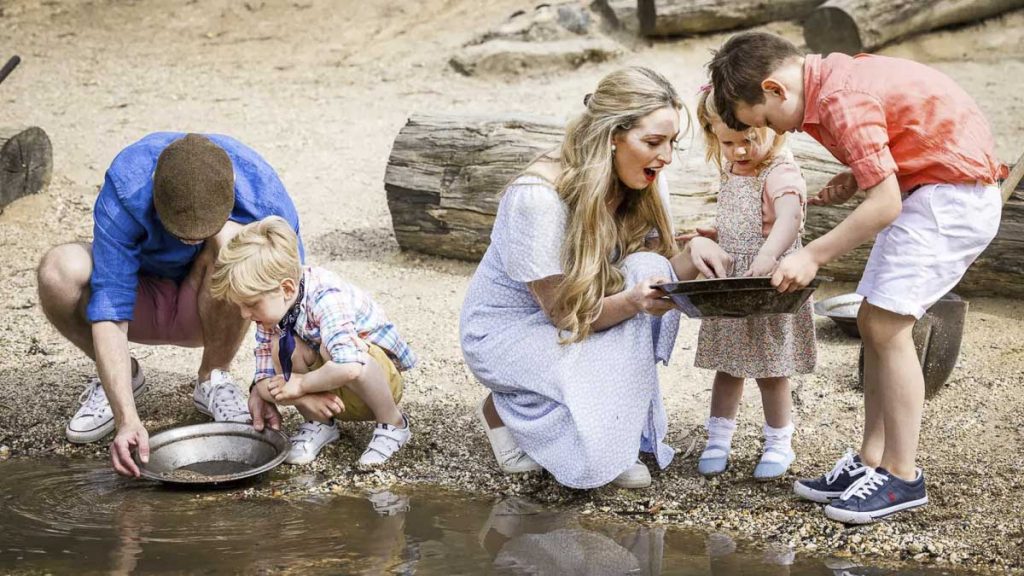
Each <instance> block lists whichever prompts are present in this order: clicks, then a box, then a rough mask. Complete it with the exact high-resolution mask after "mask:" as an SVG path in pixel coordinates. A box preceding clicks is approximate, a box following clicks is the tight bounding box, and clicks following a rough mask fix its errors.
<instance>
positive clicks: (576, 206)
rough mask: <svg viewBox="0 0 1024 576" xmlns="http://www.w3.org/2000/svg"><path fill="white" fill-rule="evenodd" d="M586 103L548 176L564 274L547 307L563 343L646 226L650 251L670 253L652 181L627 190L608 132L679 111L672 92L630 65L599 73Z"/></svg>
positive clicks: (618, 282)
mask: <svg viewBox="0 0 1024 576" xmlns="http://www.w3.org/2000/svg"><path fill="white" fill-rule="evenodd" d="M585 104H586V110H585V111H584V112H583V113H582V114H580V115H579V116H577V117H576V118H575V119H573V120H572V121H571V122H569V124H568V125H567V126H566V131H565V138H564V140H563V141H562V146H561V151H560V155H559V158H558V162H559V164H560V168H561V171H560V175H559V177H558V179H557V180H556V181H555V182H554V184H555V189H556V190H557V191H558V195H559V197H560V198H561V199H562V201H563V202H564V203H565V205H566V207H567V208H568V216H567V222H566V237H565V240H564V242H563V244H562V270H563V273H564V278H563V280H562V281H561V283H560V284H559V286H558V288H557V289H556V291H555V296H554V299H555V306H554V311H553V317H555V318H556V322H555V325H556V327H557V328H558V329H559V332H560V333H561V332H567V333H568V336H567V337H566V336H563V337H562V338H561V340H560V341H561V342H562V343H563V344H564V343H570V342H578V341H580V340H583V339H584V338H586V337H587V336H588V335H589V334H590V332H591V325H592V324H593V323H594V321H595V320H596V319H597V317H598V316H600V314H601V307H602V299H603V298H604V297H605V296H609V295H612V294H616V293H618V292H621V291H622V290H623V289H624V288H625V278H624V276H623V273H622V270H621V269H620V265H621V263H622V260H623V259H624V258H625V257H626V256H627V255H629V254H632V253H634V252H638V251H641V250H644V249H645V248H646V245H645V241H646V238H647V236H648V233H649V232H650V231H651V229H652V228H653V229H654V230H656V231H657V233H658V236H659V238H660V241H659V242H658V246H657V248H656V249H655V251H656V252H657V253H659V254H661V255H663V256H665V257H666V258H671V257H672V256H674V255H675V254H676V252H677V248H676V243H675V241H674V239H673V238H672V226H671V223H670V222H669V221H668V217H667V215H666V212H665V207H664V206H663V205H662V201H661V195H660V194H659V193H658V183H657V181H655V182H653V183H651V184H650V185H648V186H647V187H646V188H644V189H642V190H638V191H628V190H627V189H626V188H625V187H624V185H623V184H622V183H621V182H620V181H619V178H618V176H617V175H616V173H615V168H614V164H613V160H612V138H613V137H614V136H617V135H618V134H620V133H622V132H625V131H628V130H630V129H631V128H633V127H634V126H636V124H637V122H638V121H639V120H640V119H642V118H644V117H645V116H647V115H648V114H651V113H653V112H656V111H658V110H661V109H663V108H666V107H670V108H673V109H675V110H682V109H683V102H682V100H681V99H680V98H679V95H678V94H677V93H676V91H675V89H674V88H673V87H672V85H671V84H669V82H668V80H666V79H665V78H664V77H663V76H661V75H660V74H658V73H657V72H654V71H653V70H650V69H648V68H643V67H639V66H633V67H629V68H624V69H621V70H617V71H615V72H612V73H611V74H608V75H607V76H605V77H604V78H603V79H601V81H600V82H599V83H598V85H597V90H595V91H594V93H593V94H591V95H588V96H587V98H586V99H585ZM687 120H689V115H687ZM620 193H621V194H623V195H624V199H623V201H622V203H621V204H620V206H619V208H618V211H617V213H616V214H615V215H614V216H613V215H612V214H610V213H609V212H608V206H607V204H606V201H607V199H608V198H609V197H611V196H612V194H620ZM613 255H614V258H613Z"/></svg>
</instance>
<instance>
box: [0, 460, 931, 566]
mask: <svg viewBox="0 0 1024 576" xmlns="http://www.w3.org/2000/svg"><path fill="white" fill-rule="evenodd" d="M321 480H322V479H318V478H314V477H310V476H298V477H290V478H286V477H284V476H283V475H276V476H275V475H274V474H270V475H269V476H267V477H265V478H264V479H263V482H264V483H266V482H269V483H271V485H272V486H273V487H274V488H275V489H280V490H283V491H287V490H289V489H291V488H296V487H298V486H301V485H303V484H304V483H319V482H320V481H321ZM247 486H249V485H240V486H233V487H227V488H221V489H217V490H202V491H189V490H180V489H170V488H167V487H164V486H162V485H160V484H156V483H151V482H148V481H131V480H125V479H121V478H119V477H117V476H116V475H115V474H114V473H113V471H111V470H110V469H109V468H108V466H107V463H106V462H100V461H72V460H59V459H46V460H14V461H8V462H2V463H0V572H3V573H7V572H14V573H19V572H21V573H25V572H33V573H41V572H52V573H57V574H60V573H69V572H74V573H76V574H94V573H103V574H107V573H111V574H131V573H139V574H142V573H168V574H170V573H177V574H184V573H188V574H194V573H218V574H219V573H247V574H252V573H279V572H294V573H300V574H420V575H428V576H431V575H449V574H538V575H539V574H558V575H560V576H561V575H576V574H579V575H592V574H596V575H600V574H640V575H646V574H716V575H741V574H752V575H753V574H794V575H799V574H826V575H836V576H839V575H844V576H845V575H851V576H852V575H854V574H895V573H899V574H909V573H911V572H908V571H906V570H899V571H896V570H879V569H872V568H864V567H854V566H850V565H849V564H848V563H844V562H841V561H840V562H833V561H823V560H821V559H818V558H801V557H796V556H795V555H794V554H793V553H792V552H791V551H789V550H787V549H784V548H776V549H772V548H769V549H767V550H764V549H758V548H755V547H752V546H749V545H746V544H744V543H742V542H740V543H737V542H736V541H734V540H733V539H731V538H730V537H729V536H727V535H725V534H711V535H704V534H702V533H695V532H684V531H681V530H676V529H670V528H666V527H664V526H647V525H643V524H639V523H631V522H625V521H623V522H608V521H596V520H594V519H593V518H591V517H589V516H585V515H581V514H577V513H575V512H572V511H569V510H558V509H551V508H546V507H544V506H541V505H539V504H536V503H534V502H531V501H529V500H526V499H522V498H510V499H503V500H494V499H486V498H482V497H479V496H466V495H462V494H458V493H452V492H444V491H437V490H427V489H396V490H393V491H380V492H374V493H367V494H362V495H355V494H352V495H339V494H323V495H303V496H301V497H295V496H289V497H287V498H269V497H256V496H252V495H251V494H246V490H245V489H246V487H247ZM917 573H920V574H925V573H929V574H930V573H932V572H917ZM936 573H937V572H936ZM945 573H948V572H945Z"/></svg>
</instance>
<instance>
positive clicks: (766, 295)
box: [655, 276, 828, 318]
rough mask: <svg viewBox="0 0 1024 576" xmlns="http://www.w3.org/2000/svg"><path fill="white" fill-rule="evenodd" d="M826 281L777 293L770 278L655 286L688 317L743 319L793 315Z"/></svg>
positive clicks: (820, 280)
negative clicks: (760, 316) (768, 315)
mask: <svg viewBox="0 0 1024 576" xmlns="http://www.w3.org/2000/svg"><path fill="white" fill-rule="evenodd" d="M827 280H828V278H822V277H818V278H815V279H814V280H812V281H811V283H810V284H808V285H807V286H806V287H805V288H803V289H801V290H797V291H795V292H787V293H785V294H783V293H780V292H779V291H778V290H777V289H776V288H775V287H774V286H772V283H771V277H769V276H758V277H752V278H710V279H706V280H690V281H688V282H669V283H667V284H659V285H657V286H655V287H656V288H660V289H661V290H662V291H664V292H665V294H667V295H668V297H669V298H671V299H672V302H673V303H675V305H676V306H677V307H678V308H679V309H680V310H682V312H683V314H686V315H687V316H689V317H690V318H746V317H747V316H759V315H765V314H793V313H795V312H796V311H798V310H799V309H800V307H801V306H803V304H804V302H806V301H807V299H808V298H810V296H811V294H812V293H814V290H815V289H816V288H817V287H818V285H819V284H821V282H823V281H827Z"/></svg>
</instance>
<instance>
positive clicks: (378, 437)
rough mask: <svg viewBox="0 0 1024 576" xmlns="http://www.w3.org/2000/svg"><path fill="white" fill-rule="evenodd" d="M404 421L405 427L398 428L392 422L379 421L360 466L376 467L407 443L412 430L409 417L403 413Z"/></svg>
mask: <svg viewBox="0 0 1024 576" xmlns="http://www.w3.org/2000/svg"><path fill="white" fill-rule="evenodd" d="M402 421H403V422H405V427H403V428H397V427H395V426H392V425H390V424H385V423H383V422H378V423H377V426H375V427H374V429H373V438H371V439H370V444H369V445H368V446H367V447H366V451H365V452H363V455H362V456H360V457H359V462H358V466H359V467H360V468H374V467H376V466H380V465H382V464H384V463H385V462H387V461H388V459H389V458H391V457H392V456H394V455H395V452H398V450H399V449H401V448H402V446H405V443H406V442H408V441H409V438H412V431H411V430H410V429H409V417H408V416H406V415H405V414H402Z"/></svg>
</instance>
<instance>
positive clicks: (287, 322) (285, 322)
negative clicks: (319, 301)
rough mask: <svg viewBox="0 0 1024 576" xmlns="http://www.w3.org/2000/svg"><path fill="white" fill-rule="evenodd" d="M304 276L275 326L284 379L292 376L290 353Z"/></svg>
mask: <svg viewBox="0 0 1024 576" xmlns="http://www.w3.org/2000/svg"><path fill="white" fill-rule="evenodd" d="M305 285H306V280H305V278H300V279H299V297H298V298H296V299H295V304H293V305H292V307H291V308H290V309H289V310H288V312H287V313H286V314H285V315H284V318H281V321H280V322H278V324H277V327H278V328H280V329H281V338H280V339H279V340H278V341H277V359H278V360H280V361H281V372H283V373H284V379H285V380H288V379H290V378H291V377H292V354H293V353H294V352H295V323H296V322H298V320H299V310H300V308H301V306H302V297H303V296H304V295H305V292H306V289H305V288H306V286H305Z"/></svg>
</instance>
